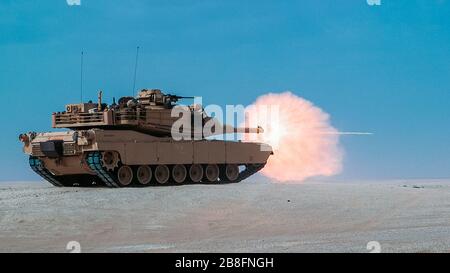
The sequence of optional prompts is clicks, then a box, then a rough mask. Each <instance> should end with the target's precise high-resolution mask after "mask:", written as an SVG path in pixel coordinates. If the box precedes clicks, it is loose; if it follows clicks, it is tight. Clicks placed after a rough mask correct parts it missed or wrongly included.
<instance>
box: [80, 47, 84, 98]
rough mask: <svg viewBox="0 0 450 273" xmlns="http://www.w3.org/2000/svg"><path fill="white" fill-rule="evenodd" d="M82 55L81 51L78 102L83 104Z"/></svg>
mask: <svg viewBox="0 0 450 273" xmlns="http://www.w3.org/2000/svg"><path fill="white" fill-rule="evenodd" d="M83 55H84V52H83V51H81V67H80V100H81V103H83Z"/></svg>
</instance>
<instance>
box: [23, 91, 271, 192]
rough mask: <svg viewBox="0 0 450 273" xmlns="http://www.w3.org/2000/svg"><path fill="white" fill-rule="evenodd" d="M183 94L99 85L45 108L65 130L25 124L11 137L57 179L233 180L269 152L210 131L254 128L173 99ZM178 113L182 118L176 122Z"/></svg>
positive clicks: (107, 183)
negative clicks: (83, 99) (116, 93)
mask: <svg viewBox="0 0 450 273" xmlns="http://www.w3.org/2000/svg"><path fill="white" fill-rule="evenodd" d="M187 98H190V97H180V96H177V95H170V94H164V93H163V92H162V91H161V90H159V89H152V90H146V89H144V90H142V91H140V92H139V94H138V96H137V97H122V98H120V99H119V100H118V101H117V103H116V101H115V99H113V102H112V103H111V104H106V103H103V102H102V92H101V91H100V92H99V95H98V101H97V102H96V103H93V102H92V101H89V102H87V103H76V104H68V105H66V107H65V110H64V111H63V112H56V113H53V114H52V127H53V128H65V129H66V130H63V131H58V132H43V133H36V132H29V133H25V134H20V136H19V140H20V141H21V142H23V145H24V146H23V150H24V152H25V153H26V154H28V155H29V164H30V167H31V169H32V170H33V171H35V172H36V173H37V174H38V175H40V176H41V177H42V178H44V179H45V180H46V181H48V182H50V183H51V184H53V185H54V186H58V187H61V186H66V187H70V186H97V187H128V186H148V185H170V184H171V185H177V184H183V183H232V182H233V183H236V182H240V181H242V180H244V179H246V178H247V177H249V176H251V175H253V174H254V173H256V172H258V171H259V170H260V169H262V168H263V167H264V165H265V164H266V162H267V160H268V158H269V156H270V155H272V154H273V152H272V148H271V147H270V146H269V145H267V144H264V143H257V142H241V141H228V140H217V139H210V137H211V136H214V135H219V134H229V133H248V134H258V133H262V132H263V129H262V128H261V127H257V128H236V127H233V126H229V125H222V124H221V123H220V122H219V121H218V120H216V119H215V118H212V117H209V116H208V115H207V114H206V113H205V111H204V110H203V108H202V107H201V106H200V105H190V106H181V105H179V104H177V102H178V101H179V100H180V99H187ZM174 110H177V111H174ZM174 113H178V114H175V115H174ZM181 116H183V117H189V118H190V119H189V120H190V122H189V123H188V124H186V123H185V124H184V125H183V126H180V127H176V126H175V125H177V123H180V121H181ZM205 126H209V130H203V128H205ZM174 128H178V129H176V130H174ZM180 128H181V129H182V130H180ZM67 129H68V130H67ZM174 135H177V137H174Z"/></svg>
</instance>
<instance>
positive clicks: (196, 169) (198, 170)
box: [189, 164, 203, 183]
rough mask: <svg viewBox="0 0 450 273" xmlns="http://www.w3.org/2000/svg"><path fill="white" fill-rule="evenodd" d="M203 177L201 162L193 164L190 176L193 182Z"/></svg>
mask: <svg viewBox="0 0 450 273" xmlns="http://www.w3.org/2000/svg"><path fill="white" fill-rule="evenodd" d="M202 177H203V168H202V165H200V164H192V165H191V167H190V168H189V178H190V179H191V180H192V182H195V183H197V182H200V181H201V180H202Z"/></svg>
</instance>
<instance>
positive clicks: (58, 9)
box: [0, 0, 450, 180]
mask: <svg viewBox="0 0 450 273" xmlns="http://www.w3.org/2000/svg"><path fill="white" fill-rule="evenodd" d="M449 14H450V1H448V0H422V1H419V0H418V1H413V0H382V5H381V6H369V5H367V3H366V0H348V1H336V0H321V1H318V0H310V1H287V0H286V1H275V0H273V1H264V0H258V1H256V0H255V1H250V0H248V1H237V0H227V1H213V0H205V1H200V0H199V1H190V0H180V1H167V0H164V1H163V0H160V1H137V0H133V1H118V0H117V1H106V0H103V1H101V0H95V1H94V0H82V1H81V5H80V6H69V5H67V3H66V0H49V1H37V0H35V1H19V0H2V1H1V2H0V96H1V97H0V98H1V101H2V110H3V112H2V115H1V116H0V122H1V125H2V127H1V128H2V130H1V134H0V143H1V144H0V145H1V146H0V147H1V149H0V180H38V177H37V176H36V175H34V174H33V173H32V171H31V170H29V167H28V166H27V158H26V156H25V155H24V154H22V152H21V145H20V142H19V141H18V140H17V136H18V134H19V133H22V132H26V131H31V130H32V131H48V130H51V128H50V125H51V124H50V115H51V112H53V111H60V110H62V109H63V106H64V104H66V103H69V102H78V101H79V86H80V81H79V78H80V75H79V62H80V52H81V50H84V51H85V52H86V54H85V70H84V73H85V81H84V90H85V98H86V99H93V100H95V98H96V92H97V90H98V89H102V90H104V93H105V99H106V100H108V101H109V100H110V99H111V98H112V97H113V96H115V97H120V96H124V95H129V94H130V93H131V92H132V77H133V66H134V54H135V50H136V46H137V45H139V46H140V47H141V53H140V61H139V71H138V78H137V88H161V89H163V90H169V91H170V92H174V93H178V94H180V95H201V96H203V101H204V103H220V104H249V103H251V102H252V101H253V100H254V99H255V98H256V97H258V96H259V95H262V94H264V93H266V92H269V91H272V92H277V91H280V92H281V91H285V90H291V91H293V92H294V93H295V94H297V95H299V96H302V97H305V98H306V99H308V100H311V101H312V102H314V103H315V104H317V105H318V106H319V107H321V108H323V109H324V110H325V111H327V112H328V113H330V115H331V118H332V123H333V125H334V126H335V127H337V128H338V129H340V130H342V131H371V132H374V133H375V135H373V136H368V137H367V136H344V137H343V138H342V144H343V146H344V148H345V151H346V156H345V161H344V171H343V173H342V174H341V175H339V176H338V177H337V178H340V179H389V178H428V177H433V178H436V177H450V17H449Z"/></svg>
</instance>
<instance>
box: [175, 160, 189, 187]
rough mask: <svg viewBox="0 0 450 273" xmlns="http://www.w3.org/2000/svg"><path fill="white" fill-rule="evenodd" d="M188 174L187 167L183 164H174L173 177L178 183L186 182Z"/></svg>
mask: <svg viewBox="0 0 450 273" xmlns="http://www.w3.org/2000/svg"><path fill="white" fill-rule="evenodd" d="M186 176H187V171H186V167H185V166H184V165H182V164H178V165H175V166H173V168H172V178H173V180H174V181H175V182H176V183H178V184H181V183H183V182H184V180H185V179H186Z"/></svg>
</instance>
